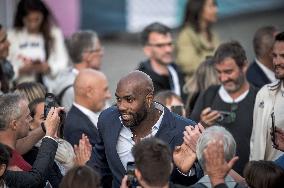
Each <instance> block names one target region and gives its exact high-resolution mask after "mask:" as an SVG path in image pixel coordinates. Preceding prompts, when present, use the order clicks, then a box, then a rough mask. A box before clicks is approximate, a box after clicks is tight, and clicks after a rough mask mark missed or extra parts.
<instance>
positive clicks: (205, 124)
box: [199, 120, 210, 128]
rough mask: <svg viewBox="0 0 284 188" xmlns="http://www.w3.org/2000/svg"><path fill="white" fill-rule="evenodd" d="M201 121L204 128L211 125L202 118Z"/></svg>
mask: <svg viewBox="0 0 284 188" xmlns="http://www.w3.org/2000/svg"><path fill="white" fill-rule="evenodd" d="M199 123H201V125H202V126H203V127H204V128H207V127H210V125H208V124H207V123H205V122H204V121H202V120H200V121H199Z"/></svg>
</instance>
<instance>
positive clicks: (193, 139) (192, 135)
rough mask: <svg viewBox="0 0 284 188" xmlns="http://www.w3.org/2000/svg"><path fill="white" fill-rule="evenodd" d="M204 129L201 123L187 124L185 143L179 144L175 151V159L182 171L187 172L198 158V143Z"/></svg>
mask: <svg viewBox="0 0 284 188" xmlns="http://www.w3.org/2000/svg"><path fill="white" fill-rule="evenodd" d="M203 131H204V127H203V126H202V125H201V124H200V123H199V124H197V125H195V127H193V126H186V128H185V131H184V133H183V134H184V137H183V143H182V145H181V146H177V147H176V149H175V150H174V152H173V160H174V163H175V165H176V166H177V168H178V169H179V170H180V171H181V172H182V173H187V172H188V171H189V170H190V169H191V167H192V165H193V163H194V162H195V160H196V144H197V141H198V139H199V137H200V135H201V133H202V132H203Z"/></svg>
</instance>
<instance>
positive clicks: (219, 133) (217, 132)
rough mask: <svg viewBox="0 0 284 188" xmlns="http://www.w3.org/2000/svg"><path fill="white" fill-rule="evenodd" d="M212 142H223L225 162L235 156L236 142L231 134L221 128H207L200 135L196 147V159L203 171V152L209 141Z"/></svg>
mask: <svg viewBox="0 0 284 188" xmlns="http://www.w3.org/2000/svg"><path fill="white" fill-rule="evenodd" d="M212 140H216V141H223V144H224V155H225V160H226V161H229V160H231V159H232V158H233V157H234V156H235V154H236V142H235V139H234V137H233V136H232V135H231V133H229V131H227V130H226V129H225V128H224V127H221V126H212V127H209V128H207V129H206V130H205V131H204V132H203V133H202V135H201V136H200V138H199V139H198V142H197V146H196V155H197V159H198V161H199V163H200V165H201V167H202V168H203V169H205V168H204V167H205V160H204V158H203V151H204V149H205V148H206V147H207V145H208V143H209V141H212Z"/></svg>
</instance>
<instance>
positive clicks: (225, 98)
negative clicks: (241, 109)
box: [218, 86, 249, 103]
mask: <svg viewBox="0 0 284 188" xmlns="http://www.w3.org/2000/svg"><path fill="white" fill-rule="evenodd" d="M248 92H249V89H248V90H247V91H245V92H244V93H243V94H241V95H240V96H239V97H238V98H236V99H235V100H234V99H233V98H232V97H231V96H230V95H229V93H228V92H227V91H226V90H225V88H224V86H221V87H220V89H219V91H218V93H219V96H220V97H221V99H222V100H223V101H224V102H226V103H236V102H240V101H242V100H243V99H244V98H245V97H246V96H247V94H248Z"/></svg>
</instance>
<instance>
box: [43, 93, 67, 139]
mask: <svg viewBox="0 0 284 188" xmlns="http://www.w3.org/2000/svg"><path fill="white" fill-rule="evenodd" d="M44 118H45V122H44V125H45V129H46V135H47V136H51V137H56V133H57V131H58V127H59V126H60V125H61V124H63V123H64V120H65V111H64V108H63V107H59V106H58V104H57V102H56V98H55V96H54V95H53V94H52V93H47V94H46V95H45V102H44Z"/></svg>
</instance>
